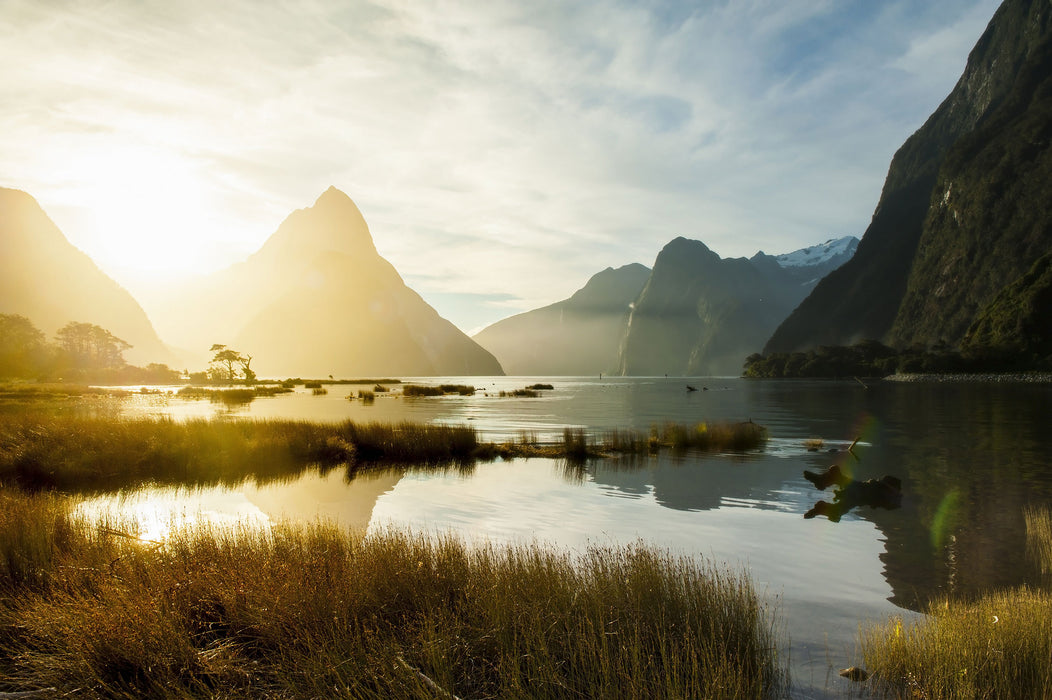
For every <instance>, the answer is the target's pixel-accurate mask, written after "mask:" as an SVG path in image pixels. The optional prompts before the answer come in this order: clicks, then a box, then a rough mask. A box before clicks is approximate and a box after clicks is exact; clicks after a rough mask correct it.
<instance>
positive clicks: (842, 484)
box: [804, 465, 902, 522]
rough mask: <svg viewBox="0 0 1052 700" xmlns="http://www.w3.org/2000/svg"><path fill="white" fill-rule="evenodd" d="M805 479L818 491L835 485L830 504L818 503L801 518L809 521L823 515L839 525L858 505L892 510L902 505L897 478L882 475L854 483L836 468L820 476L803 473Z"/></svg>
mask: <svg viewBox="0 0 1052 700" xmlns="http://www.w3.org/2000/svg"><path fill="white" fill-rule="evenodd" d="M804 476H805V477H806V478H807V480H808V481H810V482H812V483H813V484H815V486H817V487H818V488H820V489H825V487H826V486H829V485H830V484H836V485H837V486H838V488H837V489H836V491H834V493H833V502H832V503H828V502H826V501H819V502H818V503H816V504H815V505H814V506H813V507H812V508H811V510H809V511H807V512H806V513H804V518H806V519H808V520H810V519H811V518H814V517H816V516H819V515H824V516H825V517H826V518H828V519H829V520H831V521H832V522H839V520H840V518H841V517H842V516H843V515H844V514H845V513H847V512H848V511H850V510H851V509H853V508H857V507H858V506H869V507H870V508H884V509H885V510H894V509H896V508H898V507H899V506H901V505H902V482H901V481H900V480H899V479H898V477H894V476H884V477H882V478H880V479H868V480H866V481H856V480H854V479H852V478H851V477H848V476H846V475H844V473H843V472H842V471H841V470H840V468H839V467H837V466H836V465H833V466H832V467H830V468H829V469H827V470H826V471H825V472H823V473H821V474H816V473H814V472H808V471H805V472H804Z"/></svg>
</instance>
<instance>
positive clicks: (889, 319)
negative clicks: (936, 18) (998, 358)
mask: <svg viewBox="0 0 1052 700" xmlns="http://www.w3.org/2000/svg"><path fill="white" fill-rule="evenodd" d="M1050 15H1052V7H1050V5H1049V3H1048V2H1047V1H1046V0H1006V2H1005V3H1004V4H1003V5H1002V6H1001V7H1000V8H999V9H998V11H997V13H996V14H995V15H994V18H993V20H992V21H991V22H990V25H989V26H988V27H987V30H986V31H985V33H984V34H983V36H982V37H981V38H980V40H979V42H978V43H977V44H976V46H975V48H974V49H973V50H972V53H971V54H970V56H969V59H968V64H967V68H966V69H965V72H964V74H963V75H962V77H961V79H960V80H959V81H958V83H957V85H956V87H955V88H954V89H953V91H952V92H951V93H950V95H949V96H948V97H947V98H946V100H944V101H943V103H942V104H941V105H940V106H939V108H938V109H937V110H936V111H935V113H934V114H932V116H931V117H930V118H929V119H928V121H927V122H926V123H925V124H924V126H922V127H921V128H920V129H919V130H918V131H917V132H916V133H915V134H914V135H913V136H911V137H910V138H909V139H908V140H907V141H906V143H905V144H903V146H902V148H900V149H899V151H898V152H897V153H896V154H895V157H894V158H893V160H892V162H891V167H890V168H889V170H888V176H887V179H886V181H885V184H884V190H883V192H882V193H881V198H880V202H879V203H878V205H877V209H876V211H875V212H874V214H873V220H872V222H871V223H870V225H869V227H868V228H867V230H866V233H865V235H864V236H863V238H862V242H861V243H860V244H859V247H858V251H857V253H856V254H855V257H854V258H853V259H852V260H851V261H850V262H849V263H847V264H845V265H844V266H843V267H841V268H840V269H838V270H837V271H835V272H833V273H831V274H830V275H829V276H828V277H826V278H825V279H823V280H822V282H821V283H819V285H818V286H817V287H816V288H815V290H814V292H813V293H812V294H811V295H810V296H809V297H808V298H807V299H806V300H804V302H803V303H801V304H800V306H799V307H798V308H797V309H796V310H795V311H794V312H793V313H792V314H791V315H790V316H789V318H787V319H786V321H785V322H784V323H783V324H782V325H781V326H780V327H779V328H778V329H777V331H776V332H775V333H774V334H773V335H772V337H771V338H770V340H769V341H768V343H767V346H766V348H765V351H766V352H776V351H782V352H785V351H794V350H801V349H806V348H809V347H814V346H816V345H820V344H828V345H846V344H851V343H853V342H856V341H858V340H860V339H863V338H876V339H883V340H886V341H887V342H891V343H894V344H897V345H904V344H911V343H915V342H922V343H935V342H938V341H940V340H942V341H946V342H948V343H951V344H958V343H960V342H961V341H962V339H963V336H964V333H965V331H966V330H967V328H968V327H969V325H970V324H971V322H972V321H973V320H974V319H975V317H976V314H977V313H979V311H980V310H981V309H982V307H983V306H984V305H986V304H988V303H990V302H991V301H992V299H993V297H994V296H995V295H996V294H997V293H998V292H999V291H1000V290H1001V289H1002V288H1003V287H1004V286H1005V285H1006V284H1009V283H1011V282H1012V281H1013V280H1015V279H1016V278H1018V277H1019V276H1020V275H1022V274H1024V273H1025V272H1026V270H1028V269H1029V267H1030V266H1031V265H1032V264H1033V262H1034V261H1035V260H1036V259H1037V258H1038V257H1040V255H1042V254H1043V253H1045V252H1047V251H1048V250H1049V234H1048V230H1049V229H1048V209H1047V206H1048V205H1047V199H1048V198H1047V194H1042V193H1047V187H1048V183H1049V179H1048V172H1049V170H1048V163H1049V161H1048V144H1049V126H1048V124H1049V120H1048V118H1049V114H1050V112H1049V97H1048V92H1049V87H1048V85H1049V77H1050V76H1052V66H1050V64H1049V41H1050V37H1049V33H1050V26H1049V21H1050ZM992 263H993V264H992Z"/></svg>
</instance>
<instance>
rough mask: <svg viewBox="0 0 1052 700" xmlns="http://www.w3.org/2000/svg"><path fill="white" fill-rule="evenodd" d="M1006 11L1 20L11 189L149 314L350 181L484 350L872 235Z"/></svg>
mask: <svg viewBox="0 0 1052 700" xmlns="http://www.w3.org/2000/svg"><path fill="white" fill-rule="evenodd" d="M998 4H999V3H998V2H993V1H991V0H953V1H952V2H945V0H943V1H935V0H884V1H882V2H872V1H871V0H713V1H708V2H705V1H703V2H686V1H684V2H676V1H672V0H652V1H639V2H636V1H626V0H604V1H602V2H599V1H597V0H596V1H588V2H577V1H574V0H566V1H562V2H549V1H547V0H533V1H531V2H522V1H517V2H516V1H513V2H505V1H504V0H479V1H478V2H446V1H444V0H411V1H407V0H375V1H372V2H367V1H364V0H340V1H335V0H332V1H330V0H303V1H298V2H277V1H275V2H266V3H260V2H256V1H255V0H224V2H214V1H213V0H185V1H182V0H163V1H156V0H68V1H63V0H0V64H2V65H3V66H4V77H3V79H2V80H0V135H2V136H0V164H2V168H0V186H5V187H14V188H17V189H22V190H25V191H27V192H29V193H30V194H31V195H33V196H34V197H35V198H36V199H37V201H38V202H40V204H41V205H42V206H43V207H44V209H45V211H46V212H47V213H48V214H49V215H50V216H51V218H52V219H53V220H54V221H55V223H56V224H57V225H58V226H59V228H60V229H61V230H62V231H63V233H64V234H65V235H66V237H67V238H69V239H70V241H71V242H72V243H73V244H74V245H76V246H77V247H78V248H80V249H81V250H83V251H84V252H86V253H87V254H88V255H90V256H91V257H92V258H93V259H94V260H95V262H96V263H97V264H98V265H99V267H101V268H102V269H103V270H104V271H105V272H106V273H108V274H109V275H110V276H111V277H113V278H114V279H116V280H117V281H118V282H119V283H121V284H122V285H123V286H124V287H126V288H127V289H128V290H129V291H131V292H132V293H133V294H134V295H136V296H137V297H138V298H139V299H140V301H142V302H143V303H144V306H145V307H146V309H147V311H148V312H149V311H150V300H151V299H154V298H155V295H156V290H157V288H158V286H159V285H163V284H167V283H169V282H171V281H173V280H175V279H177V278H179V277H181V276H187V275H193V274H202V273H207V272H210V271H215V270H218V269H221V268H224V267H227V266H229V265H231V264H233V263H235V262H238V261H240V260H243V259H244V258H245V257H247V256H248V255H250V254H251V253H253V252H254V251H256V250H257V249H258V248H259V247H260V246H261V245H262V244H263V242H264V241H265V240H266V239H267V237H268V236H270V235H271V234H272V233H273V232H274V231H275V230H276V229H277V227H278V225H279V224H280V223H281V221H282V220H283V219H284V218H285V217H286V216H287V215H288V214H289V213H291V212H292V211H293V210H295V209H298V208H302V207H306V206H310V205H311V204H312V203H313V202H314V200H315V199H317V197H318V196H319V195H321V193H322V192H323V191H324V190H325V189H327V188H328V187H329V186H330V185H333V186H336V187H337V188H339V189H341V190H343V191H344V192H346V193H347V194H348V195H349V196H350V197H351V198H352V199H353V200H354V201H355V203H356V204H357V205H358V207H359V208H360V209H361V211H362V214H363V215H364V216H365V219H366V221H367V223H368V224H369V228H370V230H371V232H372V235H373V238H374V240H375V243H376V247H377V249H378V250H379V252H380V253H381V255H383V256H384V257H386V258H387V259H388V260H389V261H390V262H391V263H392V264H394V266H395V267H396V268H397V269H398V271H399V272H400V273H401V275H402V276H403V278H404V279H405V280H406V282H407V284H409V286H410V287H412V288H413V289H415V290H416V291H417V292H419V293H420V294H421V296H423V297H424V299H425V300H427V301H428V302H429V303H431V305H432V306H434V307H435V308H436V309H437V310H438V311H439V313H440V314H442V315H443V316H445V317H446V318H448V319H449V320H451V321H453V322H454V323H455V324H457V325H458V326H459V327H460V328H461V329H462V330H464V331H466V332H469V333H471V332H475V331H477V330H479V329H481V328H482V327H483V326H485V325H487V324H489V323H492V322H494V321H496V320H499V319H500V318H504V317H506V316H509V315H512V314H514V313H518V312H520V311H524V310H528V309H532V308H537V307H539V306H544V305H546V304H550V303H552V302H555V301H558V300H560V299H564V298H566V297H568V296H570V295H571V294H572V293H573V292H574V291H575V290H577V289H579V288H580V287H581V286H583V285H584V283H585V282H586V281H587V279H588V278H589V277H590V276H591V275H593V274H595V273H596V272H599V271H600V270H602V269H604V268H606V267H608V266H612V267H619V266H621V265H626V264H628V263H633V262H640V263H643V264H645V265H648V266H650V265H652V264H653V261H654V258H655V257H656V255H657V253H658V252H659V251H660V250H661V248H662V247H663V246H664V245H665V244H666V243H668V242H669V241H671V240H672V239H673V238H675V237H677V236H685V237H687V238H693V239H697V240H700V241H703V242H704V243H705V244H706V245H707V246H708V247H709V248H711V249H712V250H714V251H716V252H717V253H719V254H720V255H721V256H723V257H738V256H751V255H753V254H754V253H756V252H757V251H758V250H763V251H765V252H767V253H771V254H777V253H785V252H789V251H792V250H796V249H798V248H802V247H805V246H808V245H813V244H815V243H820V242H822V241H825V240H827V239H829V238H835V237H839V236H844V235H855V236H861V235H862V233H863V232H864V231H865V228H866V226H867V224H868V223H869V220H870V218H871V216H872V213H873V209H874V207H875V205H876V203H877V199H878V198H879V195H880V189H881V187H882V185H883V181H884V177H885V175H886V174H887V169H888V165H889V163H890V161H891V157H892V155H893V154H894V152H895V150H896V149H897V148H898V147H899V146H900V145H901V144H902V142H903V141H904V140H905V139H906V138H907V137H908V136H909V135H910V134H911V133H913V132H914V131H916V129H918V128H919V127H920V126H921V125H922V124H923V123H924V120H925V119H926V118H927V117H928V115H929V114H931V112H932V111H934V109H935V108H936V107H937V106H938V105H939V103H940V102H941V101H942V100H943V99H944V98H945V96H946V95H947V94H948V93H949V91H950V90H951V89H952V88H953V86H954V84H955V83H956V81H957V79H958V78H959V77H960V74H961V72H962V71H963V69H964V66H965V61H966V59H967V55H968V52H969V51H970V50H971V48H972V46H973V45H974V44H975V42H976V41H977V39H978V38H979V36H980V35H981V34H982V31H983V30H984V28H985V27H986V24H987V23H988V22H989V20H990V18H991V17H992V16H993V13H994V11H995V10H996V8H997V5H998Z"/></svg>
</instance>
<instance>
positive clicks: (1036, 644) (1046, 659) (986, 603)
mask: <svg viewBox="0 0 1052 700" xmlns="http://www.w3.org/2000/svg"><path fill="white" fill-rule="evenodd" d="M862 655H863V658H864V660H865V666H866V668H867V669H868V670H869V671H870V672H871V673H872V674H873V677H871V679H870V681H869V682H870V684H872V685H873V686H875V690H876V691H877V692H881V693H885V694H888V695H891V696H897V697H928V698H1041V697H1049V695H1050V694H1052V663H1050V660H1052V594H1050V593H1049V592H1047V591H1037V590H1030V589H1026V588H1021V589H1016V590H1011V591H1001V592H996V593H991V594H987V595H984V596H982V597H981V598H980V599H979V600H975V601H971V602H968V601H951V600H943V601H939V602H936V603H933V604H932V605H931V606H930V608H929V610H928V617H926V618H924V619H923V620H921V621H919V622H912V623H904V622H903V620H902V619H901V618H893V619H891V620H890V621H888V622H886V623H885V624H883V625H881V626H878V627H875V628H870V629H868V630H866V631H865V632H864V633H863V636H862Z"/></svg>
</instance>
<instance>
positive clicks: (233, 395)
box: [177, 384, 292, 406]
mask: <svg viewBox="0 0 1052 700" xmlns="http://www.w3.org/2000/svg"><path fill="white" fill-rule="evenodd" d="M289 393H292V389H291V388H288V387H285V386H283V385H265V384H261V385H258V386H254V387H251V388H247V387H246V388H239V389H209V388H206V387H200V386H184V387H183V388H182V389H180V390H179V391H178V392H177V395H178V396H179V397H180V398H183V399H208V400H209V401H211V402H212V403H220V404H224V405H227V406H237V405H242V404H246V403H250V402H252V401H255V400H256V399H257V398H259V397H261V396H277V395H279V394H289Z"/></svg>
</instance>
